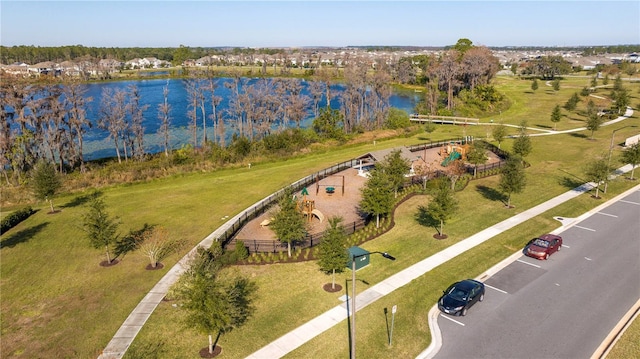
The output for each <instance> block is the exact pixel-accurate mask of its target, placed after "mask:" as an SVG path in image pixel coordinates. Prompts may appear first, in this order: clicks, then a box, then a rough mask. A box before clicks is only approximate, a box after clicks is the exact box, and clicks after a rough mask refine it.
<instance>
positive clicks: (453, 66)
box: [436, 50, 460, 110]
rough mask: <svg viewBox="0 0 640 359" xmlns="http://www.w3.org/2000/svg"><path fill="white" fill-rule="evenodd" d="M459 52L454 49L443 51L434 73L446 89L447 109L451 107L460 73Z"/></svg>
mask: <svg viewBox="0 0 640 359" xmlns="http://www.w3.org/2000/svg"><path fill="white" fill-rule="evenodd" d="M458 58H459V53H458V51H456V50H449V51H447V52H445V53H444V54H443V55H442V57H441V58H440V64H439V66H438V67H437V70H436V75H437V76H438V80H439V81H438V82H439V84H440V85H441V86H443V88H444V89H445V90H446V91H447V109H448V110H451V109H452V108H453V94H454V90H455V88H456V86H458V75H459V74H460V64H458Z"/></svg>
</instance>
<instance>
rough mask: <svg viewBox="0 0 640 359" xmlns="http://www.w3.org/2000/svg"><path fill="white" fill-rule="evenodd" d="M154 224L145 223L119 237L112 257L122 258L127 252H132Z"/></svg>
mask: <svg viewBox="0 0 640 359" xmlns="http://www.w3.org/2000/svg"><path fill="white" fill-rule="evenodd" d="M154 227H155V225H150V224H148V223H145V224H144V225H143V226H142V228H140V229H132V230H130V231H129V233H127V234H126V235H125V236H123V237H122V238H120V239H119V240H118V241H117V242H116V244H115V247H114V250H113V252H114V255H115V256H114V259H116V258H120V259H122V258H124V256H125V255H127V253H129V252H133V251H135V250H136V249H138V247H139V246H140V244H142V242H143V241H144V238H145V235H146V234H147V233H148V232H150V231H152V230H153V228H154Z"/></svg>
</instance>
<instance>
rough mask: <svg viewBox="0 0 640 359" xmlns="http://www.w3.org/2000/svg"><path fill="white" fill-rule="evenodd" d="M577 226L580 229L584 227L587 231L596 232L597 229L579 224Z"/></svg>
mask: <svg viewBox="0 0 640 359" xmlns="http://www.w3.org/2000/svg"><path fill="white" fill-rule="evenodd" d="M575 227H578V228H580V229H584V230H585V231H591V232H595V231H596V230H595V229H591V228H587V227H582V226H577V225H576V226H575Z"/></svg>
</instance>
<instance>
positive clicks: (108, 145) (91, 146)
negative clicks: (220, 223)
mask: <svg viewBox="0 0 640 359" xmlns="http://www.w3.org/2000/svg"><path fill="white" fill-rule="evenodd" d="M230 81H231V79H229V78H216V79H215V82H216V84H217V88H216V90H215V94H216V96H219V97H221V98H222V101H221V102H220V105H219V106H218V111H219V112H218V113H219V114H220V113H222V112H223V111H224V110H225V109H226V108H227V107H228V105H229V99H230V98H231V97H232V96H231V95H230V89H228V88H227V87H225V86H224V84H225V83H226V82H230ZM245 81H247V83H248V84H252V83H255V82H256V81H258V79H257V78H251V79H245ZM300 81H301V82H302V93H303V94H306V95H309V91H308V82H307V81H305V80H300ZM185 83H186V81H185V80H182V79H169V80H167V79H150V80H136V81H122V82H105V83H97V84H88V85H87V89H88V91H87V93H86V97H91V98H93V101H92V102H90V103H89V104H88V106H87V107H88V108H87V117H88V118H89V119H91V122H92V128H91V129H89V130H88V131H87V133H86V134H85V137H84V140H85V142H84V157H85V160H94V159H99V158H104V157H115V155H116V152H115V149H114V148H113V141H112V140H111V139H109V138H108V133H107V131H105V130H101V129H99V128H98V127H97V119H98V113H99V108H100V102H101V100H100V99H101V97H102V91H103V89H105V88H113V89H116V88H119V89H124V88H126V87H128V86H131V85H135V86H137V87H138V90H139V93H140V104H141V105H142V106H144V105H148V108H147V109H146V111H145V112H144V120H143V126H144V128H145V138H144V147H145V152H148V153H157V152H161V151H163V148H162V140H161V138H160V137H159V136H158V135H157V132H158V128H159V127H160V124H161V123H160V120H159V118H158V105H159V104H161V103H163V102H164V97H163V88H164V87H165V86H168V88H169V93H168V102H169V104H170V105H171V131H170V137H171V139H170V143H171V146H172V147H173V148H180V147H181V146H183V145H185V144H188V143H190V142H191V132H190V131H189V130H188V126H189V119H188V117H187V111H188V105H187V102H188V101H187V91H186V87H185ZM342 91H344V85H340V84H335V85H332V87H331V93H332V97H333V99H332V101H331V107H332V108H335V109H337V108H339V107H340V104H339V101H338V95H339V93H341V92H342ZM420 94H421V93H416V92H412V91H402V92H398V91H394V92H393V93H392V95H391V97H390V99H389V102H390V105H391V106H392V107H395V108H398V109H401V110H404V111H406V112H407V113H412V112H414V108H415V106H416V104H417V103H418V100H419V96H420ZM324 106H326V101H325V99H324V98H323V100H322V102H320V107H324ZM206 111H207V112H208V114H210V113H211V105H207V106H206ZM312 112H313V110H312V108H311V107H309V110H308V116H307V117H306V118H305V119H304V120H303V121H302V122H301V124H300V126H301V127H303V128H307V127H309V126H311V124H312V121H313V115H312ZM198 116H199V117H200V113H198ZM199 126H201V122H200V125H199ZM207 126H208V131H213V127H212V124H211V121H210V120H209V121H208V123H207ZM230 127H231V126H229V125H226V128H227V129H228V136H227V137H228V138H230V136H231V132H230ZM201 131H202V128H200V129H199V130H198V132H199V137H201ZM208 137H209V138H212V137H213V134H212V133H211V134H208ZM227 143H229V141H227Z"/></svg>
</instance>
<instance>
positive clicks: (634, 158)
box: [621, 142, 640, 180]
mask: <svg viewBox="0 0 640 359" xmlns="http://www.w3.org/2000/svg"><path fill="white" fill-rule="evenodd" d="M621 161H622V163H625V164H626V163H628V164H630V165H631V179H632V180H633V179H634V178H633V173H634V171H635V170H636V167H637V166H638V164H640V142H636V143H634V144H633V145H631V146H629V147H627V148H625V149H624V150H623V151H622V158H621Z"/></svg>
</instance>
